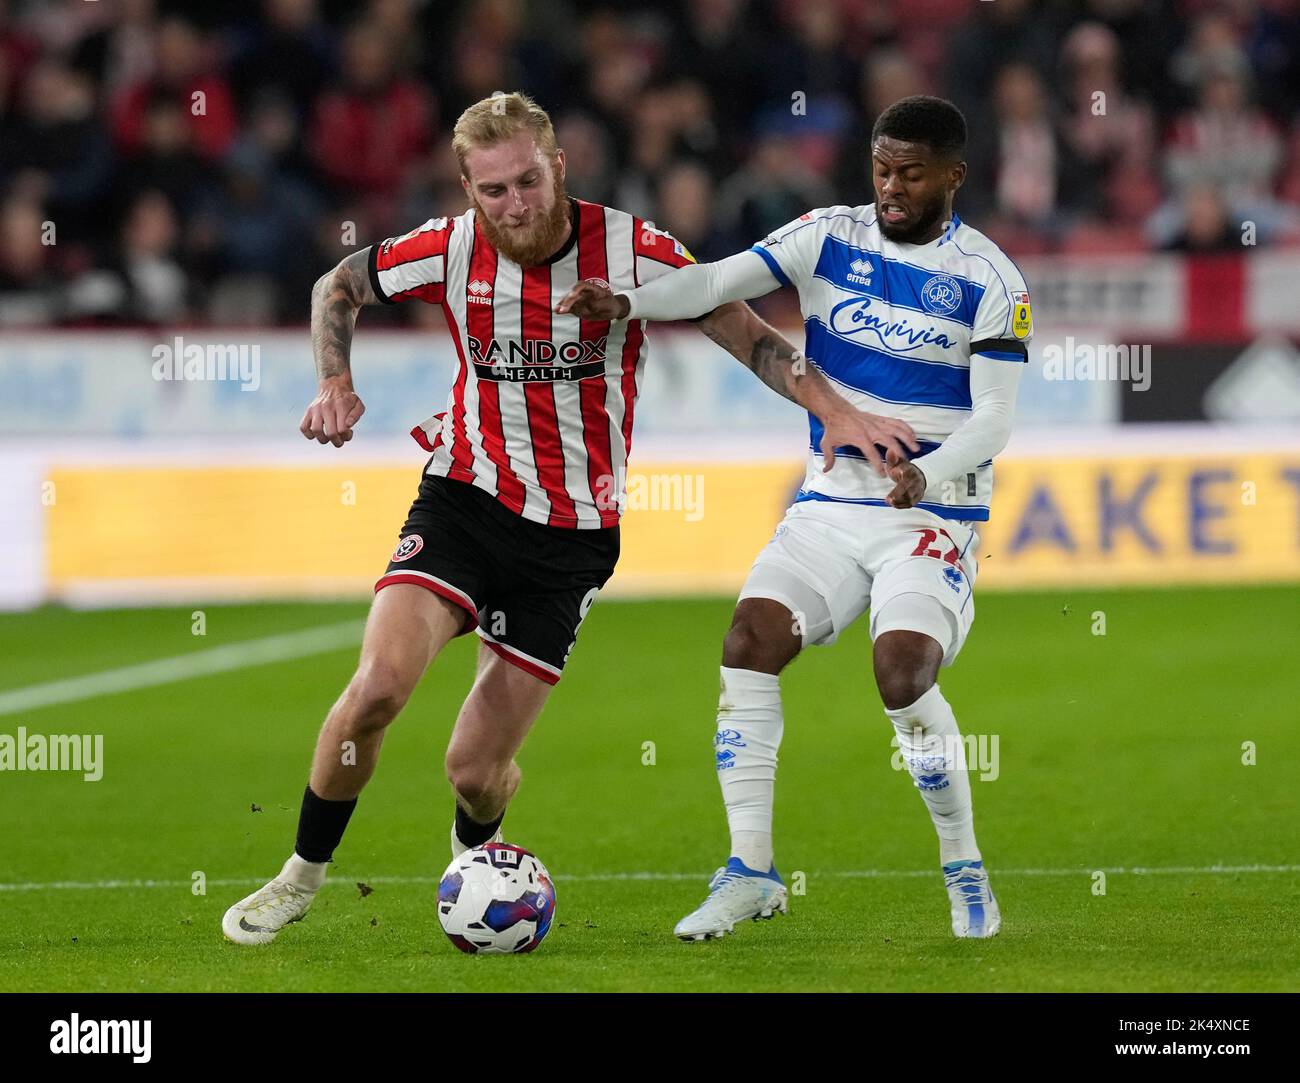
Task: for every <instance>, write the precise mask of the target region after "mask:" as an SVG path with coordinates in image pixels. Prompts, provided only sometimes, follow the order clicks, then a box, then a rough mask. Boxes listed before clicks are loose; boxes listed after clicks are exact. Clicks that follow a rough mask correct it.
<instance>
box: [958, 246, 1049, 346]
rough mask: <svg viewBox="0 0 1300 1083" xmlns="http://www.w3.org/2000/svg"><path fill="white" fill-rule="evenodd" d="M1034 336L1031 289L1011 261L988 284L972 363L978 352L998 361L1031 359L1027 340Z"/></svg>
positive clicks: (974, 333)
mask: <svg viewBox="0 0 1300 1083" xmlns="http://www.w3.org/2000/svg"><path fill="white" fill-rule="evenodd" d="M1033 336H1034V317H1033V312H1032V309H1031V308H1030V304H1029V288H1028V287H1027V286H1026V285H1025V280H1024V279H1023V278H1021V277H1020V272H1019V271H1017V270H1016V268H1015V266H1014V265H1013V264H1011V263H1010V261H1007V264H1006V266H1005V268H1004V269H1003V270H1002V271H1001V272H1000V273H998V274H996V276H995V277H994V279H993V281H992V282H990V283H989V284H988V286H987V287H985V290H984V296H983V297H982V298H981V300H980V305H979V308H978V309H977V310H976V312H975V326H974V328H973V329H972V330H971V342H970V352H971V364H972V365H973V364H974V361H975V355H976V354H980V355H982V356H984V357H991V358H993V359H994V360H998V361H1028V360H1029V351H1028V350H1027V349H1026V348H1025V343H1026V342H1028V341H1029V340H1030V339H1031V338H1033Z"/></svg>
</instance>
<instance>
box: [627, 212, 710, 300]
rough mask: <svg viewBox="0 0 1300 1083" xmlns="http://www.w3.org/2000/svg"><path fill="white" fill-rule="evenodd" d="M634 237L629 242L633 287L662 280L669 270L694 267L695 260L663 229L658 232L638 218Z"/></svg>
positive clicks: (635, 222)
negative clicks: (630, 242)
mask: <svg viewBox="0 0 1300 1083" xmlns="http://www.w3.org/2000/svg"><path fill="white" fill-rule="evenodd" d="M633 228H634V229H635V230H636V237H635V238H634V239H633V241H632V250H633V252H634V253H635V256H634V258H635V260H636V267H635V269H634V272H633V273H634V275H635V278H636V284H637V285H638V286H644V285H645V284H646V283H647V282H653V281H655V280H656V279H658V278H662V277H663V276H664V275H666V274H668V272H669V271H675V270H677V269H678V268H680V267H690V266H693V265H694V264H695V257H694V256H692V255H691V253H690V251H689V250H688V249H687V247H686V246H685V245H684V244H682V242H681V241H679V240H678V239H677V238H676V237H674V236H673V235H672V234H671V233H669V232H668V231H667V230H664V229H658V228H657V227H656V226H655V224H654V223H653V222H646V221H643V220H642V219H640V218H638V219H636V220H635V221H634V222H633Z"/></svg>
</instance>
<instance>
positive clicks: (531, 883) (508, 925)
mask: <svg viewBox="0 0 1300 1083" xmlns="http://www.w3.org/2000/svg"><path fill="white" fill-rule="evenodd" d="M554 917H555V886H554V885H553V884H552V883H551V874H550V873H548V872H547V871H546V866H545V865H543V864H542V863H541V862H540V861H538V860H537V858H536V857H534V856H533V855H532V854H530V853H529V852H528V851H527V850H525V849H523V848H522V847H520V846H510V845H508V844H506V843H502V842H489V843H487V844H485V845H483V846H476V847H475V848H474V849H472V850H466V851H465V852H464V853H463V854H461V855H460V857H458V858H456V859H455V860H454V861H453V862H452V863H451V864H450V865H448V866H447V871H446V872H444V873H443V874H442V882H441V883H440V884H438V920H439V921H440V922H442V931H443V932H445V933H446V934H447V939H448V940H450V941H451V942H452V943H453V944H455V945H456V947H458V948H460V950H461V951H467V952H470V953H483V954H503V955H504V954H508V953H510V952H523V951H532V950H533V949H534V948H535V947H537V945H538V944H540V943H541V942H542V941H543V940H545V939H546V934H547V933H548V932H549V931H550V928H551V921H552V919H553V918H554Z"/></svg>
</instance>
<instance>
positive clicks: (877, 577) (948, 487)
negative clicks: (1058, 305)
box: [560, 96, 1032, 940]
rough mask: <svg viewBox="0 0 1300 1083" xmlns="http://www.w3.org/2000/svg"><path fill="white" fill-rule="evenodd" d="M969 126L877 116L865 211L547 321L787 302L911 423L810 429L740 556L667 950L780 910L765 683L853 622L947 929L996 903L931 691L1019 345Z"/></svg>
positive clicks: (878, 397)
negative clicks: (932, 859)
mask: <svg viewBox="0 0 1300 1083" xmlns="http://www.w3.org/2000/svg"><path fill="white" fill-rule="evenodd" d="M965 145H966V121H965V118H964V117H963V116H962V114H961V112H960V111H959V110H958V109H957V108H956V107H955V106H954V105H952V103H951V102H947V101H944V100H942V99H939V98H931V97H924V96H920V97H913V98H904V99H902V100H901V101H898V102H895V103H894V104H893V105H892V106H890V107H889V108H888V109H887V110H885V111H884V112H883V113H882V114H881V115H880V118H879V119H878V120H877V121H876V124H875V127H874V130H873V132H872V148H871V149H872V163H873V170H874V184H875V201H874V203H873V204H869V205H867V206H861V207H826V208H822V209H820V210H814V211H809V212H808V213H807V214H804V215H801V216H800V217H799V218H798V219H796V220H795V221H793V222H791V223H789V224H788V225H786V226H783V227H782V228H780V229H778V230H777V231H776V232H775V233H773V234H771V235H770V236H768V237H767V238H766V239H764V240H763V241H761V242H760V243H758V244H756V245H754V246H753V248H751V249H750V250H748V251H746V252H742V253H739V254H737V255H734V256H730V257H728V258H727V259H724V260H720V261H719V262H717V263H713V264H705V265H703V266H691V267H686V268H683V269H681V270H679V271H675V272H673V273H672V274H670V275H667V276H665V277H663V278H661V279H660V280H658V281H657V282H653V283H647V284H644V285H642V286H641V287H640V288H638V289H634V290H628V291H623V292H619V291H617V290H611V289H608V288H605V287H602V286H598V285H596V284H592V283H582V284H580V285H579V286H577V287H576V288H575V289H574V290H573V291H572V292H571V293H570V295H569V296H568V297H566V298H565V299H564V301H563V302H561V304H560V311H561V312H566V313H577V314H579V315H581V316H584V317H585V318H587V319H645V320H664V319H686V318H689V317H692V316H698V315H699V314H700V313H701V312H706V311H710V310H713V309H715V308H716V307H717V306H718V305H720V304H725V303H727V302H731V301H737V300H743V299H748V298H753V297H759V296H762V295H763V294H765V293H770V292H771V291H772V290H774V289H777V288H779V287H781V286H794V288H795V289H796V290H798V292H799V301H800V307H801V309H802V311H803V315H804V321H805V332H806V335H807V352H808V354H809V355H810V356H811V357H812V358H813V359H814V360H815V362H816V364H817V365H818V366H820V367H821V369H822V371H823V372H824V373H825V374H826V376H827V377H828V378H829V379H830V380H831V382H832V383H833V385H834V387H835V390H836V392H837V393H838V394H840V395H841V396H843V397H844V399H845V401H846V402H849V403H852V404H853V405H854V406H856V407H858V408H859V409H862V410H867V411H881V412H887V413H889V414H891V415H894V416H897V417H898V418H900V419H901V420H904V421H906V422H908V423H909V424H910V425H911V426H912V427H913V429H914V430H915V433H916V437H917V442H918V443H919V447H918V448H915V449H913V450H914V451H916V452H917V454H915V455H914V454H913V453H912V451H911V450H909V451H903V450H902V449H900V448H897V447H881V448H880V449H875V448H872V447H869V446H866V445H856V446H855V447H851V448H843V447H842V448H839V449H838V451H839V455H840V459H841V461H843V460H845V459H847V460H848V469H847V470H846V469H843V468H842V467H841V468H839V469H836V470H835V471H834V473H824V472H823V471H822V465H823V461H824V444H823V441H822V437H823V436H824V431H823V429H822V427H821V423H820V422H819V421H818V420H817V418H816V417H811V416H810V418H809V430H810V442H809V456H808V469H807V474H806V477H805V480H804V484H803V487H802V489H801V491H800V492H799V495H798V496H797V498H796V499H795V502H794V505H793V506H792V507H791V508H790V510H789V512H788V513H787V514H786V516H785V519H784V521H783V522H782V523H781V525H780V526H778V527H777V530H776V534H775V536H774V537H773V538H772V540H771V541H770V542H769V543H768V545H767V547H766V548H765V549H764V550H763V551H762V552H761V553H759V555H758V559H757V560H756V561H755V563H754V566H753V569H752V570H751V572H750V574H749V578H748V580H747V581H746V583H745V586H744V588H743V589H742V591H741V594H740V601H739V603H738V604H737V606H736V611H735V616H734V619H733V622H732V625H731V630H730V631H729V632H728V633H727V636H726V639H725V641H724V644H723V657H722V695H721V699H720V701H719V705H718V718H717V732H716V735H715V737H714V743H715V752H716V762H717V768H718V778H719V781H720V782H721V785H722V796H723V801H724V804H725V805H726V809H727V819H728V825H729V827H730V830H731V856H730V859H729V860H728V862H727V864H726V866H725V867H723V868H721V869H719V870H718V871H717V873H716V874H715V876H714V878H713V880H712V881H711V882H710V892H709V895H708V898H707V899H706V900H705V902H704V903H703V905H701V906H700V907H699V908H698V909H697V910H695V911H694V912H693V913H691V914H689V915H687V916H686V917H685V918H683V919H682V920H681V921H680V922H679V923H678V925H677V927H676V933H677V935H678V936H679V937H681V938H682V939H684V940H702V939H708V938H711V937H717V936H722V935H724V934H726V933H728V932H731V931H732V929H733V927H734V925H735V923H736V922H737V921H741V920H744V919H746V918H754V917H771V916H772V914H773V913H774V912H777V911H781V912H784V911H785V909H786V889H785V886H784V884H783V883H782V881H781V878H780V876H779V875H778V874H777V871H776V866H775V864H774V863H773V858H772V803H773V793H774V787H775V778H776V757H777V748H778V746H779V744H780V741H781V735H782V732H783V728H784V722H783V717H782V711H781V688H780V683H779V674H780V673H781V671H782V670H783V669H784V668H785V667H786V666H787V665H789V664H790V662H792V661H793V660H794V658H795V656H796V655H797V654H798V653H799V651H800V650H801V649H802V648H804V647H806V646H809V645H811V644H826V643H831V642H833V641H834V640H835V639H836V638H837V637H838V635H839V634H840V633H841V632H842V631H843V630H844V629H845V628H847V627H848V626H849V625H850V624H851V623H853V622H854V621H855V620H857V619H858V618H859V617H861V616H863V615H864V614H866V613H868V612H870V630H871V637H872V641H873V648H872V651H873V659H872V660H873V665H874V669H875V677H876V685H877V687H878V688H879V690H880V695H881V699H882V700H883V702H884V706H885V714H886V715H887V716H888V717H889V721H890V722H891V723H892V725H893V728H894V730H895V731H896V732H897V735H898V741H899V747H900V750H901V752H902V756H903V760H904V762H905V763H906V765H907V767H908V770H909V772H910V773H911V775H912V778H913V779H914V781H915V784H916V788H917V789H918V790H919V791H920V794H921V797H922V798H923V799H924V801H925V804H926V805H927V807H928V809H929V813H930V817H931V819H932V821H933V823H934V826H935V829H936V831H937V833H938V836H939V861H940V865H941V867H942V873H943V879H944V883H945V886H946V888H947V893H948V899H949V912H950V917H951V923H952V931H953V933H954V934H955V935H956V936H959V937H977V938H978V937H988V936H993V935H994V934H996V933H997V931H998V928H999V926H1000V925H1001V914H1000V910H999V906H998V902H997V900H996V898H995V897H994V895H993V892H992V890H991V889H990V887H989V880H988V874H987V872H986V871H985V869H984V864H983V858H982V855H981V853H980V849H979V846H978V845H977V844H976V841H975V826H974V818H973V813H972V808H971V790H970V782H969V779H968V777H967V774H966V760H965V756H964V753H963V747H962V741H961V734H960V732H959V730H958V728H957V720H956V718H955V716H954V715H953V711H952V708H951V707H950V706H949V705H948V701H947V700H946V699H945V698H944V696H943V693H942V692H941V691H940V689H939V685H938V684H937V683H936V682H937V679H938V675H939V669H940V667H941V666H946V665H950V664H951V663H952V661H953V660H954V659H955V658H956V657H957V653H958V651H960V650H961V647H962V644H963V642H964V641H965V639H966V635H967V633H968V632H969V631H970V626H971V621H972V620H973V618H974V613H975V605H974V602H973V600H972V588H973V586H974V582H975V572H976V559H975V554H976V553H977V552H978V548H979V535H978V534H977V532H976V528H977V527H978V525H979V523H981V522H983V521H985V520H987V519H988V517H989V500H990V497H991V496H992V492H993V465H992V460H993V456H994V455H996V454H997V453H998V452H999V451H1001V450H1002V448H1003V447H1005V446H1006V442H1007V438H1008V436H1009V435H1010V431H1011V417H1012V412H1013V409H1014V404H1015V396H1016V389H1017V386H1018V383H1019V380H1020V374H1021V371H1022V369H1023V362H1024V361H1025V360H1026V359H1027V357H1028V353H1027V351H1026V348H1025V343H1026V341H1027V340H1028V339H1029V337H1030V335H1031V333H1032V321H1031V317H1030V307H1029V293H1028V291H1027V290H1026V287H1025V282H1024V279H1023V278H1022V277H1021V275H1020V272H1019V271H1018V270H1017V269H1016V267H1015V265H1014V264H1013V263H1012V262H1011V261H1010V260H1009V259H1008V258H1007V257H1006V256H1005V255H1003V254H1002V252H1001V251H1000V250H999V249H998V247H997V246H996V245H995V244H993V242H992V241H990V240H989V239H988V238H987V237H985V236H984V235H983V234H982V233H979V232H978V231H976V230H974V229H972V228H971V227H970V226H969V225H967V224H966V223H964V222H962V221H961V219H960V218H959V217H958V216H957V215H956V214H955V213H954V212H953V197H954V195H955V194H956V192H957V189H958V188H959V187H960V186H961V184H962V181H963V180H964V179H965V176H966V163H965V162H964V161H963V160H962V159H963V155H964V151H965ZM881 454H883V455H885V457H886V468H885V470H884V471H882V470H881V469H880V463H879V455H881Z"/></svg>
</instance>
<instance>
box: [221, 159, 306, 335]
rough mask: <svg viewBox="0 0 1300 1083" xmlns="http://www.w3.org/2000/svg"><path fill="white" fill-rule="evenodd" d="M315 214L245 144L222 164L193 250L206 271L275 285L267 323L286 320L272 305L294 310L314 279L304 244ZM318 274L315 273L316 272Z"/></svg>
mask: <svg viewBox="0 0 1300 1083" xmlns="http://www.w3.org/2000/svg"><path fill="white" fill-rule="evenodd" d="M316 210H317V208H316V206H315V202H314V200H313V198H312V197H311V194H310V193H309V192H308V191H307V190H306V189H304V188H303V187H302V186H301V185H300V184H298V183H296V182H295V181H294V180H293V179H292V178H290V177H286V176H285V175H283V174H282V173H280V172H279V171H278V170H277V169H276V168H275V165H274V164H273V163H272V161H271V160H270V158H269V157H268V155H267V154H266V152H265V151H264V150H263V149H262V148H261V147H259V146H257V145H256V144H255V143H253V142H251V141H246V142H243V143H241V144H240V145H239V146H238V147H236V148H235V149H234V150H233V151H232V152H231V154H230V155H229V156H228V158H227V159H226V162H225V181H224V183H223V184H222V185H221V187H220V188H218V189H217V190H215V191H214V192H213V193H212V195H211V197H210V198H209V199H208V200H207V202H206V203H205V205H204V206H203V207H202V209H201V210H200V212H199V214H198V221H197V225H196V229H195V245H196V248H197V249H198V250H199V251H200V252H202V253H203V255H204V257H205V259H206V260H207V261H208V264H209V266H210V267H211V268H212V269H213V270H214V271H215V272H216V273H217V274H220V275H222V276H224V277H235V276H238V277H244V278H249V277H251V278H254V279H257V278H259V277H260V278H264V279H268V280H271V281H276V280H278V281H279V282H280V283H281V287H282V288H281V289H278V290H277V289H275V288H272V289H270V290H269V291H267V292H268V293H269V294H270V297H269V299H268V300H267V301H265V302H263V301H259V302H258V308H259V309H261V308H266V309H267V310H268V313H269V315H268V318H269V319H272V320H274V319H279V318H282V317H285V316H288V315H290V313H291V312H292V308H289V309H286V310H285V311H283V312H282V311H280V310H279V308H280V304H278V303H277V301H278V299H279V298H280V297H281V295H287V297H286V300H285V301H284V302H282V303H286V304H289V305H297V304H300V303H301V301H300V299H301V297H304V296H306V295H307V291H308V290H310V288H311V283H312V281H314V279H315V277H316V275H313V274H312V267H311V257H312V252H311V250H310V248H309V246H308V245H307V244H306V240H307V238H309V237H310V236H311V233H312V222H313V220H314V214H315V211H316ZM318 273H319V272H318Z"/></svg>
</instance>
